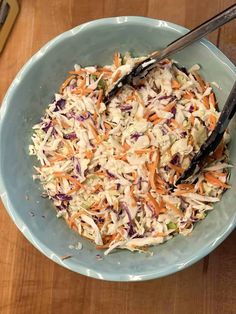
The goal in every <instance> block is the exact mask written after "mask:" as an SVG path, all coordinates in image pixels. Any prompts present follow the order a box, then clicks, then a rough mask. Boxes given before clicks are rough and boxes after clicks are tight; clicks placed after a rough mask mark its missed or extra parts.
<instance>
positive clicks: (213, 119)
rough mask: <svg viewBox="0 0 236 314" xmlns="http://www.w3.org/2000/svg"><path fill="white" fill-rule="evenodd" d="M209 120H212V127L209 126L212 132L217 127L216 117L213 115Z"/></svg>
mask: <svg viewBox="0 0 236 314" xmlns="http://www.w3.org/2000/svg"><path fill="white" fill-rule="evenodd" d="M209 120H210V125H209V128H210V130H212V131H213V130H214V128H215V127H216V121H217V120H216V116H215V115H213V114H211V115H210V117H209Z"/></svg>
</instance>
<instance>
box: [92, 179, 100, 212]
mask: <svg viewBox="0 0 236 314" xmlns="http://www.w3.org/2000/svg"><path fill="white" fill-rule="evenodd" d="M101 189H102V184H96V185H95V186H94V190H93V193H96V192H97V191H99V190H101ZM99 207H100V206H99Z"/></svg>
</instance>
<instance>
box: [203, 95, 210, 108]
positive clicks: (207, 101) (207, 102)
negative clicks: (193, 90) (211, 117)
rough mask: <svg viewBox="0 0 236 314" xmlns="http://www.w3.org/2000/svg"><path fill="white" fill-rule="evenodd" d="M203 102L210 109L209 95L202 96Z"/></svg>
mask: <svg viewBox="0 0 236 314" xmlns="http://www.w3.org/2000/svg"><path fill="white" fill-rule="evenodd" d="M202 101H203V104H204V106H205V108H206V109H210V105H209V98H208V97H207V96H204V97H203V98H202Z"/></svg>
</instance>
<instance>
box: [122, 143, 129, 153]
mask: <svg viewBox="0 0 236 314" xmlns="http://www.w3.org/2000/svg"><path fill="white" fill-rule="evenodd" d="M122 147H123V150H124V152H127V150H129V149H130V145H129V144H128V143H127V142H124V144H123V145H122Z"/></svg>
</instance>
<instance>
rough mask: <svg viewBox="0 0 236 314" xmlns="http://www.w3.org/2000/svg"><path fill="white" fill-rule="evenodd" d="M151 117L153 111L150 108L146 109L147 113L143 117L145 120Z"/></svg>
mask: <svg viewBox="0 0 236 314" xmlns="http://www.w3.org/2000/svg"><path fill="white" fill-rule="evenodd" d="M150 115H151V111H150V110H149V109H148V108H146V110H145V113H144V115H143V117H144V119H148V117H149V116H150Z"/></svg>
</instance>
